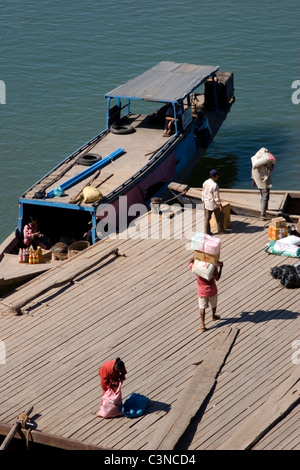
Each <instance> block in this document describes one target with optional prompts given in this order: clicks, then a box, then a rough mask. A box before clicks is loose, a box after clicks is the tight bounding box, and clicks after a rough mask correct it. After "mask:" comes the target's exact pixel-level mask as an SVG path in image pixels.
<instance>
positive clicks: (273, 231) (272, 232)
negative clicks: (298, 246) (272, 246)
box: [268, 225, 288, 240]
mask: <svg viewBox="0 0 300 470" xmlns="http://www.w3.org/2000/svg"><path fill="white" fill-rule="evenodd" d="M268 235H269V240H280V239H281V238H284V237H287V236H288V228H287V226H285V227H280V228H275V227H273V226H272V225H270V226H269V230H268Z"/></svg>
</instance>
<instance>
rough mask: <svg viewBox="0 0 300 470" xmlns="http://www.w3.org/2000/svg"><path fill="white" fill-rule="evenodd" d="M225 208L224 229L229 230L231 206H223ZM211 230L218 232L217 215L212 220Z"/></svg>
mask: <svg viewBox="0 0 300 470" xmlns="http://www.w3.org/2000/svg"><path fill="white" fill-rule="evenodd" d="M222 206H223V213H224V228H225V229H226V228H229V227H230V225H231V220H230V204H222ZM210 228H211V230H218V226H217V222H216V218H215V214H213V215H212V218H211V219H210Z"/></svg>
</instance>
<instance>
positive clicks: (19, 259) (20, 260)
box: [18, 248, 23, 263]
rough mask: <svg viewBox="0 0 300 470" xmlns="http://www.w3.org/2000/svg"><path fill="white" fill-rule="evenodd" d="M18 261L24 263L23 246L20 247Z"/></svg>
mask: <svg viewBox="0 0 300 470" xmlns="http://www.w3.org/2000/svg"><path fill="white" fill-rule="evenodd" d="M18 261H19V263H22V262H23V261H22V248H20V249H19V253H18Z"/></svg>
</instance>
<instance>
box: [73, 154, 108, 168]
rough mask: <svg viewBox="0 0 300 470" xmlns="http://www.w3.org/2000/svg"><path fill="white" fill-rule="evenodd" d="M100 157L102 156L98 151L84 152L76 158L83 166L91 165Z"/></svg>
mask: <svg viewBox="0 0 300 470" xmlns="http://www.w3.org/2000/svg"><path fill="white" fill-rule="evenodd" d="M101 159H102V157H101V155H99V154H98V153H86V154H85V155H81V157H79V158H78V160H77V163H78V164H79V165H83V166H91V165H93V164H94V163H96V162H98V161H99V160H101Z"/></svg>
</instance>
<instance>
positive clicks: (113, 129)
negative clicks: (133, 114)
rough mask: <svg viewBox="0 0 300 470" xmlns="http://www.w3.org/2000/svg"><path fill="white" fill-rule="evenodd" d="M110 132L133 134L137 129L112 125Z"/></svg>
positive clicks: (129, 126)
mask: <svg viewBox="0 0 300 470" xmlns="http://www.w3.org/2000/svg"><path fill="white" fill-rule="evenodd" d="M110 131H111V132H112V133H113V134H132V133H133V132H135V128H134V127H133V126H131V125H125V124H119V125H118V124H112V125H111V126H110Z"/></svg>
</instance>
